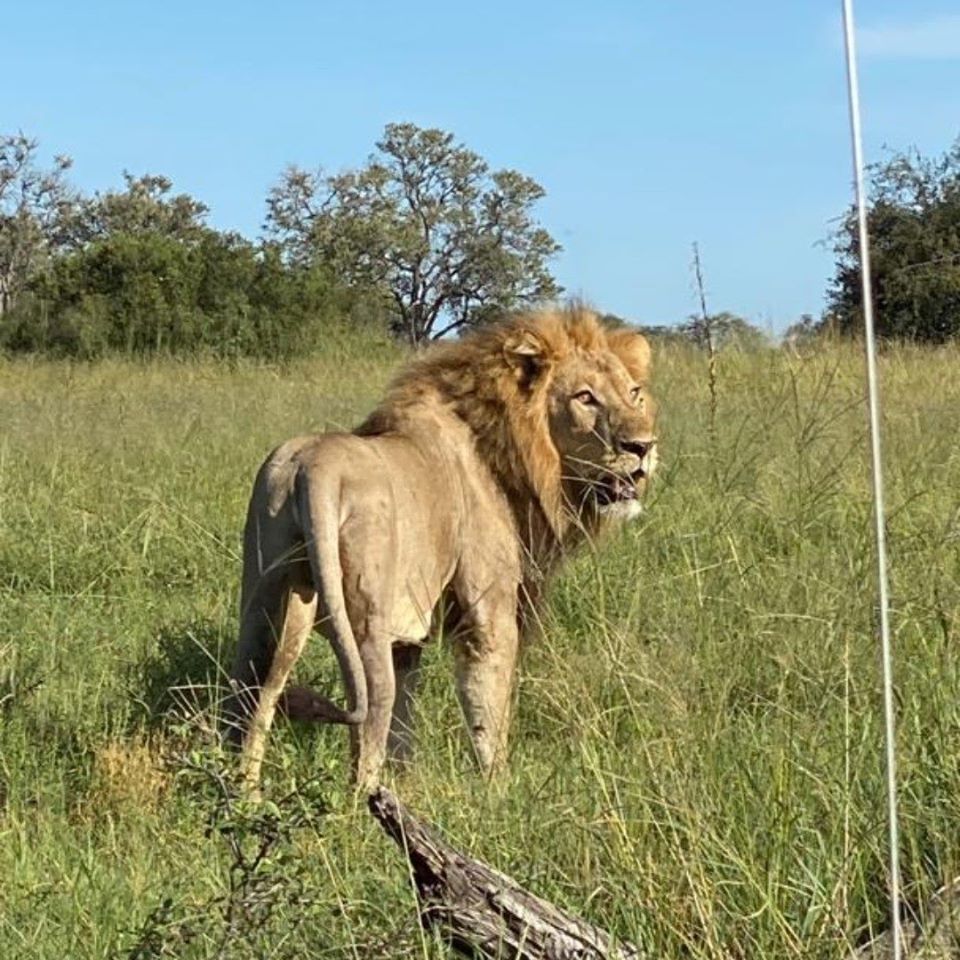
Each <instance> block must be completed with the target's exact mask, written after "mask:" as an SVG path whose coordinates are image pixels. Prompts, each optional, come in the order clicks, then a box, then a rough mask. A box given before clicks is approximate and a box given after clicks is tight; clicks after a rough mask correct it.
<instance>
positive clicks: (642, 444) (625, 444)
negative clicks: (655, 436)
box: [620, 440, 657, 460]
mask: <svg viewBox="0 0 960 960" xmlns="http://www.w3.org/2000/svg"><path fill="white" fill-rule="evenodd" d="M656 442H657V441H656V440H621V441H620V449H621V450H623V451H624V453H632V454H633V455H634V456H636V457H639V459H640V460H643V459H644V457H646V455H647V454H648V453H649V452H650V451H651V450H652V449H653V445H654V444H655V443H656Z"/></svg>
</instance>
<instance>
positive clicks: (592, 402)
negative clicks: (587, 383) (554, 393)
mask: <svg viewBox="0 0 960 960" xmlns="http://www.w3.org/2000/svg"><path fill="white" fill-rule="evenodd" d="M573 399H574V400H576V401H578V402H579V403H582V404H584V406H587V407H595V406H597V405H598V401H597V398H596V397H595V396H594V395H593V394H592V393H591V392H590V391H589V390H581V391H580V392H579V393H575V394H574V395H573Z"/></svg>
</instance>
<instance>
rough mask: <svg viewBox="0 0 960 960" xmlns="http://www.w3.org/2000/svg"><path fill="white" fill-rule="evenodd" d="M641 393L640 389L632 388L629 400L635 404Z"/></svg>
mask: <svg viewBox="0 0 960 960" xmlns="http://www.w3.org/2000/svg"><path fill="white" fill-rule="evenodd" d="M641 393H642V390H641V388H640V387H634V388H633V389H632V390H631V391H630V399H631V400H632V401H633V402H634V403H636V402H637V401H638V400H639V399H640V394H641Z"/></svg>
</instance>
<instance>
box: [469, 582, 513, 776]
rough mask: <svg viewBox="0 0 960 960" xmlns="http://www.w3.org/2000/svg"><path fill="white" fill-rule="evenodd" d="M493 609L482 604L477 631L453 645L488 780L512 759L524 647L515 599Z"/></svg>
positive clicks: (475, 619)
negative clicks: (509, 740) (515, 689)
mask: <svg viewBox="0 0 960 960" xmlns="http://www.w3.org/2000/svg"><path fill="white" fill-rule="evenodd" d="M490 606H491V605H490V604H489V603H488V602H487V601H486V600H482V601H480V603H479V604H478V606H477V607H476V608H475V609H474V611H473V613H472V617H471V619H472V621H473V622H472V629H471V630H470V631H467V632H466V634H465V635H463V636H461V637H458V638H457V639H456V640H455V645H454V655H455V663H456V676H457V694H458V696H459V698H460V704H461V706H462V707H463V713H464V717H465V719H466V722H467V731H468V733H469V735H470V739H471V741H472V742H473V749H474V753H475V755H476V758H477V763H478V764H479V766H480V769H481V771H482V772H483V773H484V774H485V775H487V776H490V775H492V774H494V773H496V772H497V771H498V770H500V769H501V768H502V767H503V765H504V763H505V762H506V759H507V737H508V734H509V730H510V714H511V707H512V699H513V684H514V675H515V673H516V666H517V649H518V646H519V636H518V630H517V612H516V604H515V601H514V602H513V603H507V602H505V603H501V604H497V605H495V606H494V607H493V609H490Z"/></svg>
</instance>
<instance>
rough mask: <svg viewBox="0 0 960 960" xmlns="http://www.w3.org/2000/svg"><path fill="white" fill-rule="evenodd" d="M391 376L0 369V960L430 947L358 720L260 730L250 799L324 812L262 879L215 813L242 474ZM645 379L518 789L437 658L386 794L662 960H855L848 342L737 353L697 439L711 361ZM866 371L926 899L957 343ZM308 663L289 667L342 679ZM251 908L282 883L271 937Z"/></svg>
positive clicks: (558, 613)
mask: <svg viewBox="0 0 960 960" xmlns="http://www.w3.org/2000/svg"><path fill="white" fill-rule="evenodd" d="M398 359H399V355H398V354H397V353H396V352H395V351H394V350H393V349H392V348H390V347H389V346H387V345H384V344H371V343H351V342H350V341H349V340H345V341H343V342H342V343H339V344H336V345H331V347H330V349H329V350H328V352H327V353H326V354H325V355H323V356H319V357H316V358H314V359H312V360H310V361H305V362H302V363H299V364H296V365H293V366H289V367H285V368H283V369H278V368H272V367H267V366H254V365H241V366H235V367H226V366H218V365H214V364H212V363H205V362H199V361H198V362H190V363H187V362H184V363H178V362H174V361H170V362H157V363H151V364H143V365H140V364H135V363H129V362H119V361H117V362H113V361H105V362H102V363H98V364H96V365H89V366H84V365H68V364H58V363H48V362H29V361H17V362H12V361H0V956H3V957H10V958H21V957H22V958H35V957H36V958H40V957H43V958H63V957H71V958H77V960H86V958H91V960H92V958H102V957H107V956H117V957H124V956H140V957H154V956H157V957H159V956H171V957H215V956H222V957H294V956H296V957H306V956H310V957H331V958H332V957H351V958H370V957H384V958H387V957H391V958H393V957H403V956H411V957H440V956H444V955H445V953H444V949H443V947H442V946H440V945H439V944H436V943H433V942H428V941H426V940H425V939H423V938H422V937H421V935H420V934H419V932H418V930H417V928H416V925H415V923H414V922H413V898H412V893H411V888H410V883H409V878H408V877H407V875H406V873H405V869H404V866H403V864H402V863H401V861H400V859H399V858H398V857H397V855H396V852H395V850H394V849H393V848H392V846H391V845H390V844H389V842H388V841H387V840H386V839H385V838H384V837H383V836H382V835H381V834H380V833H379V832H378V828H377V827H376V825H375V824H373V823H372V821H371V820H370V818H369V817H368V816H367V815H366V814H365V812H364V811H363V809H362V807H358V806H356V805H355V803H354V801H353V799H352V797H350V796H349V795H348V794H347V793H346V792H345V791H344V789H343V786H342V783H343V778H344V760H345V742H344V736H343V733H342V731H337V730H328V729H321V730H316V729H306V728H296V727H293V726H291V725H286V724H281V725H280V726H279V727H278V730H277V736H276V737H275V739H274V740H273V741H272V744H271V751H270V754H269V755H268V760H269V762H270V764H271V769H270V771H269V780H268V796H270V797H272V798H274V799H275V800H279V799H280V798H281V797H288V796H289V795H290V794H291V791H293V793H292V796H293V797H294V800H295V801H296V800H297V798H298V797H299V796H300V793H298V792H297V791H298V790H299V791H301V792H302V791H305V790H307V786H306V785H307V784H308V783H310V782H311V781H312V780H315V781H316V782H315V785H314V786H312V787H311V788H310V789H311V790H319V792H320V793H321V794H322V796H323V797H324V798H325V800H326V804H327V810H326V812H325V813H324V814H323V816H322V817H320V818H312V817H307V818H306V820H305V821H304V822H303V823H301V824H300V825H299V826H296V823H297V822H299V821H296V822H295V818H294V819H291V820H289V823H288V826H290V829H289V831H287V832H284V831H283V830H281V833H282V834H283V835H282V837H281V838H280V840H279V841H278V843H277V844H276V845H275V847H274V848H272V849H273V851H274V852H273V853H271V856H270V858H268V862H267V863H266V864H262V865H260V866H258V867H257V868H256V869H254V870H253V874H255V876H253V880H252V881H251V872H250V870H247V871H246V873H244V870H243V869H239V870H238V868H237V866H236V863H237V859H236V854H235V851H234V852H232V851H231V848H230V837H231V836H236V835H237V834H238V833H239V834H242V835H243V836H244V837H246V840H245V842H248V841H250V838H251V837H252V840H253V842H254V843H255V842H256V840H257V838H258V837H261V836H262V835H263V824H262V822H260V821H257V816H259V815H258V814H257V813H255V812H250V811H243V810H241V811H240V812H239V813H236V812H235V814H233V815H232V816H233V817H234V819H233V820H232V821H230V823H229V824H228V826H231V825H232V827H233V830H234V832H233V834H231V833H230V832H229V831H225V830H223V829H220V830H217V829H214V830H210V829H208V827H209V824H210V818H211V815H213V816H214V820H215V823H219V824H220V826H221V827H223V825H224V821H223V817H222V810H221V811H220V814H219V815H218V814H217V807H216V797H217V795H218V793H217V786H216V780H215V777H213V778H212V777H211V776H209V775H208V774H205V773H204V772H203V771H204V770H210V769H213V770H214V771H215V770H216V769H217V767H216V765H217V763H218V761H217V759H216V757H215V755H214V754H213V753H212V752H211V748H210V747H208V746H207V739H208V738H207V736H206V734H205V732H204V726H205V712H204V711H205V709H206V702H207V699H209V695H208V693H207V690H206V687H207V686H208V685H211V684H213V685H215V684H216V682H217V679H218V672H217V663H218V662H219V661H220V659H221V657H222V656H223V655H224V654H225V653H228V652H229V649H230V645H231V643H232V641H233V636H234V631H235V627H236V601H237V582H238V551H239V534H240V529H241V525H242V519H243V511H244V508H245V502H246V498H247V495H248V490H249V484H250V481H251V478H252V475H253V471H254V470H255V468H256V466H257V464H258V463H259V461H260V459H261V457H262V456H263V454H264V453H265V451H266V450H267V449H268V448H269V447H270V446H271V445H272V444H273V443H275V442H276V441H277V440H279V439H282V438H285V437H287V436H290V435H293V434H295V433H298V432H302V431H305V430H313V429H324V428H328V427H333V426H343V425H350V424H352V423H354V422H356V421H357V419H358V418H359V417H360V416H361V415H362V414H363V412H364V411H365V410H366V409H368V408H369V406H370V405H371V404H372V402H373V400H374V398H375V397H376V396H377V394H378V392H379V390H380V388H381V387H382V385H383V383H384V381H385V380H386V378H387V377H388V376H389V373H390V370H391V368H392V366H393V365H394V364H395V363H396V362H397V360H398ZM657 360H658V364H659V366H658V372H657V385H656V386H657V392H658V395H659V396H660V398H661V400H662V404H663V408H664V414H663V419H662V424H661V436H662V438H663V451H664V467H663V470H662V473H661V475H660V477H659V482H658V484H657V485H656V489H655V492H654V494H653V496H652V497H651V501H650V505H649V506H650V508H649V510H648V512H647V513H646V515H645V517H644V519H642V520H641V521H640V522H639V523H637V524H635V525H634V526H633V527H632V528H631V529H629V530H627V531H625V532H624V533H623V534H622V535H618V536H616V537H614V538H613V539H612V540H611V541H610V542H607V543H605V544H603V545H601V546H599V547H598V548H597V549H596V550H588V551H585V552H584V553H583V554H582V555H581V556H579V557H578V558H577V559H576V561H575V562H574V563H573V564H572V565H571V566H570V567H569V568H568V569H567V571H566V572H565V574H564V575H563V577H562V578H561V579H560V580H559V581H558V582H557V583H556V584H555V587H554V589H553V592H552V596H551V602H550V608H549V611H548V615H547V631H546V634H547V636H546V638H545V639H544V640H543V641H542V642H540V643H539V644H538V645H536V646H535V647H533V648H531V649H530V650H528V651H527V655H526V657H525V661H524V669H523V677H522V681H521V685H520V691H519V713H518V717H517V724H516V728H515V736H514V738H513V745H512V758H511V765H510V771H509V773H508V774H507V775H506V776H505V777H504V778H503V780H502V781H501V782H499V783H497V784H495V785H494V786H490V787H488V786H486V785H484V784H483V783H481V782H480V781H479V780H478V778H477V777H476V775H475V774H474V773H473V772H472V770H471V767H470V764H469V762H468V754H467V749H466V746H465V742H464V737H463V732H462V729H461V723H460V718H459V715H458V711H457V708H456V705H455V701H454V698H453V695H452V689H451V686H452V685H451V683H450V669H449V667H450V664H449V662H448V659H449V655H448V652H447V651H446V650H444V649H441V648H437V649H434V650H432V651H430V655H429V656H428V657H427V664H426V677H425V688H424V691H423V695H422V697H421V701H420V703H421V706H420V709H421V725H420V729H421V750H420V761H419V764H418V766H417V768H416V770H415V772H413V773H411V774H409V775H407V776H405V777H404V778H403V779H402V781H400V782H399V783H398V789H399V790H400V792H401V793H402V795H403V797H404V799H405V800H406V801H407V802H408V803H409V804H410V805H411V806H413V807H414V808H415V809H416V810H417V811H418V812H420V813H422V814H423V815H424V816H425V817H427V818H429V819H431V820H433V821H434V822H436V823H438V824H440V825H441V826H442V827H443V829H444V831H445V832H446V834H447V836H448V837H449V838H450V839H451V840H453V841H454V842H456V843H458V844H461V845H463V846H464V847H466V848H468V849H469V850H471V851H472V852H474V853H475V854H476V855H478V856H481V857H483V858H485V859H487V860H488V861H490V862H492V863H494V864H495V865H497V866H498V867H500V868H501V869H503V870H505V871H507V872H509V873H512V874H513V875H514V876H516V878H517V879H518V880H519V881H521V882H522V883H524V884H527V885H529V886H530V887H532V888H534V889H535V890H536V891H538V892H539V893H541V894H542V895H545V896H547V897H549V898H551V899H554V900H556V901H558V902H559V903H561V904H562V905H564V906H566V907H568V908H570V909H572V910H574V911H576V912H578V913H582V914H584V915H586V916H588V917H589V918H590V919H592V920H594V921H596V922H598V923H601V924H603V925H605V926H607V927H609V928H611V929H613V930H615V931H617V932H618V933H619V934H620V935H622V936H624V937H626V938H629V939H631V940H634V941H636V942H638V943H640V944H642V945H643V946H645V947H646V948H648V950H649V952H650V955H651V956H656V957H681V956H683V957H689V958H708V957H709V958H721V957H744V958H745V957H764V958H778V957H816V958H825V960H826V958H840V957H844V956H846V955H847V953H848V951H849V949H850V946H851V945H852V944H854V943H856V942H858V941H860V940H862V939H863V938H864V937H866V936H868V935H869V932H870V931H871V929H875V928H877V927H880V926H883V925H884V924H885V913H886V909H887V908H886V897H885V866H884V863H885V853H884V844H885V814H884V792H883V768H882V744H881V734H882V729H881V728H882V724H881V713H880V711H881V704H880V695H879V682H878V679H879V672H878V661H877V652H876V641H875V631H874V623H873V611H872V606H873V596H874V588H873V567H872V541H871V536H870V531H871V528H870V509H871V507H870V500H869V491H868V473H867V468H866V455H865V450H866V445H865V425H864V424H865V418H864V414H863V408H862V402H861V401H862V391H863V386H862V383H863V378H862V363H861V359H860V355H859V354H858V353H857V352H856V351H855V350H853V349H848V348H845V347H833V348H830V349H827V350H824V351H822V352H819V353H815V354H812V355H811V356H809V357H805V358H799V357H794V356H789V355H787V354H785V353H780V352H769V353H756V354H736V353H731V354H727V355H723V356H722V357H721V360H720V366H719V390H720V392H719V409H718V414H719V415H718V419H717V428H716V431H715V435H711V429H710V424H709V408H710V404H709V398H708V393H707V389H706V375H705V363H704V360H703V358H702V356H700V355H697V354H695V353H688V352H684V351H682V350H676V349H674V350H671V351H669V352H664V353H661V355H660V356H659V357H658V358H657ZM881 368H882V377H883V389H884V403H885V430H886V436H885V440H886V461H887V466H888V484H889V508H890V509H889V535H890V547H891V551H892V558H891V559H892V572H893V597H894V617H893V622H894V626H895V649H896V682H897V704H898V707H899V741H900V742H899V756H900V765H901V797H902V818H903V822H902V858H903V869H904V879H905V891H906V895H907V899H908V902H909V903H910V904H912V905H918V904H921V903H922V902H923V901H924V899H925V898H926V897H927V896H928V895H929V894H930V893H931V892H932V891H933V890H934V889H935V888H936V887H937V886H938V885H939V884H940V883H941V882H943V881H944V880H946V879H948V878H949V877H951V876H953V875H955V874H956V873H958V872H960V803H958V797H960V672H958V663H960V659H958V644H960V447H958V444H957V427H958V425H960V377H958V375H957V374H958V371H960V354H958V353H957V352H956V351H940V352H924V351H920V350H912V349H906V348H904V349H898V350H895V351H889V352H887V353H885V354H884V355H883V357H882V362H881ZM324 646H325V645H324V644H323V643H322V642H317V643H315V644H314V645H313V648H312V650H311V653H310V655H309V658H308V663H307V664H306V665H305V666H304V668H303V671H302V673H303V674H304V675H306V676H308V677H313V678H315V679H319V681H320V682H324V683H332V682H333V679H332V678H333V674H332V670H331V665H330V663H329V660H330V657H329V654H328V651H327V650H325V649H324ZM189 685H196V692H195V701H196V708H197V710H196V712H195V715H194V716H193V718H192V720H190V721H189V722H187V723H184V722H182V713H183V710H182V708H178V707H177V703H178V701H179V700H180V699H182V698H178V697H177V696H176V694H175V693H171V688H177V687H181V688H182V687H184V686H189ZM187 712H188V713H189V712H190V711H187ZM178 771H179V772H178ZM285 809H286V808H285ZM298 809H299V808H298ZM217 816H220V819H219V820H217V819H216V817H217ZM281 822H283V818H281ZM258 823H259V826H258ZM251 831H252V832H251ZM258 831H260V832H258ZM261 881H262V883H261V884H260V886H257V883H260V882H261ZM250 883H252V884H253V885H252V886H251V885H250ZM244 884H248V885H247V886H244ZM237 889H240V890H241V894H243V896H246V895H247V894H249V893H250V892H251V891H254V893H256V891H261V892H263V895H264V896H265V897H266V898H267V903H268V907H269V909H267V910H266V911H265V912H261V913H255V912H254V914H251V915H254V916H255V918H256V920H257V923H256V927H255V928H253V927H250V926H249V925H248V926H247V927H244V926H243V917H244V916H246V914H244V911H245V910H246V911H247V912H248V913H249V908H250V905H249V902H248V901H243V903H242V904H241V906H240V907H238V908H237V910H235V911H234V913H232V914H231V913H230V910H231V906H230V905H231V904H233V905H234V906H236V905H237V903H238V902H239V900H238V896H239V895H237V894H236V891H237ZM231 891H233V894H231ZM252 895H253V894H251V896H252ZM231 897H232V899H231ZM270 898H272V900H271V899H270ZM239 899H240V900H242V899H243V897H242V896H241V897H240V898H239ZM238 917H239V919H238ZM231 924H232V926H231ZM138 951H139V952H138Z"/></svg>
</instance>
